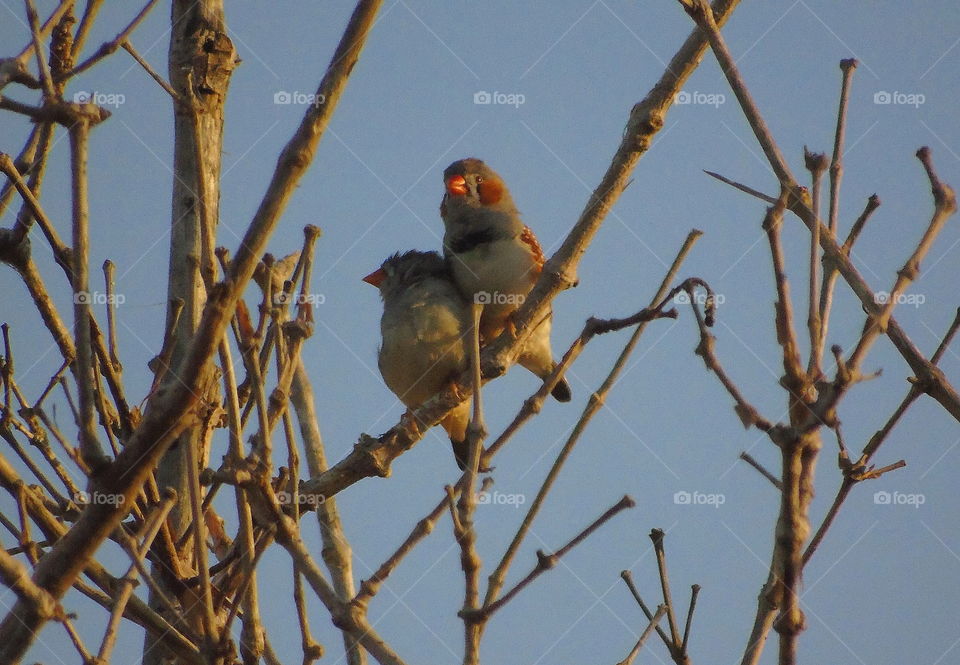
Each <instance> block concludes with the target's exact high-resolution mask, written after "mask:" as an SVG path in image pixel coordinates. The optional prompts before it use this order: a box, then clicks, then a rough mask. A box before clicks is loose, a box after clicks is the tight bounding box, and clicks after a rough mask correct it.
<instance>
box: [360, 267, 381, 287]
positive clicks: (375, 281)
mask: <svg viewBox="0 0 960 665" xmlns="http://www.w3.org/2000/svg"><path fill="white" fill-rule="evenodd" d="M386 278H387V273H386V271H384V269H383V268H377V269H376V270H374V271H373V272H372V273H370V274H369V275H367V276H366V277H364V278H363V281H365V282H366V283H367V284H371V285H373V286H375V287H377V288H378V289H379V288H380V284H381V283H382V282H383V280H385V279H386Z"/></svg>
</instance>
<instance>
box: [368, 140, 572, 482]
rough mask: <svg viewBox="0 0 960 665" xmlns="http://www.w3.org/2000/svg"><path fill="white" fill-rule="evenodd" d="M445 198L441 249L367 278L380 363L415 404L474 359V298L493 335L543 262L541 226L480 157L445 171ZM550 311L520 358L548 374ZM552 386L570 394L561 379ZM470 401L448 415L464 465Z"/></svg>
mask: <svg viewBox="0 0 960 665" xmlns="http://www.w3.org/2000/svg"><path fill="white" fill-rule="evenodd" d="M443 182H444V187H445V188H446V192H445V193H444V195H443V202H442V203H441V205H440V216H441V217H442V218H443V224H444V227H445V232H444V236H443V254H444V255H443V257H442V258H441V256H440V255H439V254H437V253H436V252H421V251H417V250H411V251H408V252H405V253H402V254H394V255H393V256H391V257H389V258H388V259H387V260H386V261H384V262H383V265H381V266H380V268H378V269H377V270H375V271H374V272H372V273H370V274H369V275H367V276H366V277H364V278H363V280H364V281H365V282H368V283H369V284H373V285H374V286H376V287H378V288H379V289H380V295H381V297H382V298H383V317H382V318H381V319H380V333H381V336H382V338H383V342H382V345H381V346H380V353H379V357H378V365H379V367H380V373H381V374H382V375H383V380H384V382H385V383H386V384H387V387H388V388H390V390H391V391H393V393H394V394H395V395H396V396H397V397H398V398H399V399H400V401H401V402H403V403H404V404H405V405H406V406H407V407H408V408H411V409H413V408H416V407H417V406H419V405H420V404H422V403H423V402H425V401H426V400H428V399H429V398H430V397H432V396H433V395H435V394H436V393H437V392H439V391H440V390H442V389H443V388H444V387H446V386H447V385H449V384H450V382H451V381H452V380H453V379H454V378H456V377H457V376H459V375H460V374H461V373H462V372H463V371H464V370H466V369H467V367H468V366H469V364H470V351H469V349H470V347H469V346H468V344H469V343H470V339H471V335H470V330H471V327H472V316H471V314H472V312H471V305H472V304H474V303H476V304H483V305H484V307H483V312H482V315H481V318H480V339H481V342H489V341H491V340H493V339H495V338H496V337H497V336H498V335H499V334H500V332H501V331H502V330H503V329H504V327H505V326H508V325H510V317H511V315H512V314H513V313H514V312H515V311H516V309H517V308H518V307H519V306H520V304H521V303H522V302H523V299H524V297H525V296H526V295H527V294H528V293H529V292H530V290H531V289H532V288H533V285H534V284H535V283H536V281H537V277H539V275H540V271H541V269H542V267H543V263H544V255H543V250H541V249H540V244H539V243H538V242H537V238H536V236H535V235H534V234H533V231H531V230H530V228H529V227H527V226H525V225H524V224H523V222H522V221H521V219H520V213H519V212H518V211H517V208H516V206H515V205H514V203H513V199H512V198H511V196H510V192H509V191H508V190H507V186H506V185H505V184H504V182H503V179H502V178H500V176H499V175H497V173H496V172H494V171H493V169H491V168H490V167H489V166H487V165H486V164H484V163H483V162H482V161H480V160H479V159H473V158H468V159H461V160H459V161H456V162H454V163H453V164H451V165H450V166H448V167H447V168H446V170H445V171H444V172H443ZM551 318H552V315H551V316H547V317H545V318H544V319H543V320H542V321H541V322H540V323H539V324H538V325H537V327H536V328H535V330H534V332H533V334H532V336H531V337H530V338H529V340H528V341H527V342H526V344H525V345H524V347H523V349H522V351H521V353H520V356H519V358H518V362H519V363H520V365H522V366H523V367H525V368H527V369H528V370H530V371H531V372H533V373H534V374H536V375H537V376H539V377H540V378H541V379H543V378H546V377H547V375H549V374H550V372H552V371H553V368H554V366H555V363H554V362H553V352H552V351H551V349H550V323H551ZM552 394H553V396H554V397H555V398H556V399H557V400H559V401H561V402H567V401H569V400H570V397H571V395H570V385H569V384H568V383H567V381H566V379H561V380H560V381H559V382H558V383H557V385H556V387H554V389H553V393H552ZM469 419H470V403H469V401H468V402H464V403H463V404H461V405H459V406H458V407H457V408H455V409H453V410H452V411H451V412H450V413H448V414H447V416H446V417H445V418H444V419H443V420H442V421H441V423H440V424H441V425H442V426H443V428H444V430H446V432H447V434H448V435H449V436H450V443H451V444H452V446H453V454H454V457H455V458H456V461H457V465H458V466H459V467H460V468H461V469H462V468H464V466H465V465H466V462H467V456H468V453H469V450H468V446H467V443H466V429H467V423H468V421H469Z"/></svg>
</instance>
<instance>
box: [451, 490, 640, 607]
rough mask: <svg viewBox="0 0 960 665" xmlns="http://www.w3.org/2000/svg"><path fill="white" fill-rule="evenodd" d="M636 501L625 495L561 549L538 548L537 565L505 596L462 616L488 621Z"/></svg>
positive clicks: (631, 506)
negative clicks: (551, 550) (550, 550)
mask: <svg viewBox="0 0 960 665" xmlns="http://www.w3.org/2000/svg"><path fill="white" fill-rule="evenodd" d="M635 505H637V504H636V502H635V501H634V500H633V499H632V498H630V497H629V496H624V497H623V498H622V499H620V501H618V502H617V503H616V504H614V505H613V506H611V507H610V508H608V509H607V510H606V512H604V513H603V515H601V516H600V517H598V518H597V519H595V520H594V521H593V522H592V523H591V524H590V525H589V526H588V527H587V528H585V529H584V530H583V531H581V532H580V533H578V534H577V535H576V536H575V537H574V538H573V539H572V540H571V541H570V542H568V543H567V544H566V545H564V546H563V547H561V548H560V549H559V550H557V551H556V552H554V553H553V554H546V553H545V552H544V551H543V550H537V565H536V566H534V568H533V570H531V571H530V572H529V573H528V574H527V576H526V577H524V578H523V579H522V580H520V581H519V582H517V584H516V585H515V586H514V587H513V588H512V589H510V590H509V591H507V592H506V593H505V594H503V596H501V597H500V598H498V599H496V600H495V601H493V602H492V603H484V605H483V607H481V608H480V609H478V610H476V611H474V612H470V613H467V612H463V611H461V612H460V616H462V617H464V618H465V619H467V620H469V621H486V620H487V619H489V618H490V617H491V616H492V615H493V614H494V613H495V612H496V611H497V610H499V609H500V608H501V607H503V606H504V605H506V604H507V603H508V602H510V600H511V599H512V598H513V597H514V596H516V595H517V594H518V593H520V592H521V591H522V590H523V589H524V588H525V587H526V586H527V585H528V584H530V583H531V582H532V581H533V580H535V579H536V578H538V577H539V576H540V575H542V574H543V573H544V572H546V571H548V570H550V569H551V568H553V567H555V566H556V565H557V563H558V562H559V561H560V559H561V558H563V556H564V555H565V554H566V553H567V552H569V551H570V550H572V549H573V548H574V547H576V546H577V545H579V544H580V543H581V542H583V541H584V540H585V539H586V538H588V537H589V536H590V534H591V533H593V532H594V531H596V530H597V529H599V528H600V527H601V526H603V525H604V524H605V523H606V522H608V521H609V520H610V519H611V518H612V517H613V516H615V515H616V514H617V513H620V512H622V511H624V510H626V509H627V508H633V507H634V506H635Z"/></svg>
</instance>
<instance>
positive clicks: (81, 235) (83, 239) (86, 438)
mask: <svg viewBox="0 0 960 665" xmlns="http://www.w3.org/2000/svg"><path fill="white" fill-rule="evenodd" d="M89 136H90V126H89V125H88V124H87V123H86V122H82V121H81V122H78V123H77V124H75V125H73V126H72V127H71V128H70V170H71V174H72V176H73V181H72V184H73V250H72V259H73V262H72V263H73V265H72V267H73V316H74V334H75V336H76V340H77V341H76V349H77V360H76V363H77V372H76V377H77V389H78V393H79V397H80V409H79V410H80V420H79V422H78V423H77V427H78V428H79V430H80V455H81V456H82V457H83V461H84V462H85V463H86V464H87V466H88V467H90V469H91V471H92V472H93V473H94V474H96V473H98V472H99V471H100V469H101V467H103V466H104V465H105V464H106V463H107V460H106V455H104V452H103V448H102V447H101V446H100V441H99V439H98V437H97V431H96V424H95V421H94V409H95V402H96V394H97V385H96V383H95V379H94V372H93V363H94V353H93V345H92V343H91V340H90V326H91V323H90V322H91V321H92V319H93V316H92V313H91V311H90V303H91V297H90V278H89V267H90V266H89V254H90V213H89V204H88V202H87V147H88V146H87V143H88V138H89Z"/></svg>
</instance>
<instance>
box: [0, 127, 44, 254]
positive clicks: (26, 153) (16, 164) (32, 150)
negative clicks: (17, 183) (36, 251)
mask: <svg viewBox="0 0 960 665" xmlns="http://www.w3.org/2000/svg"><path fill="white" fill-rule="evenodd" d="M43 128H44V125H34V126H33V128H32V129H31V130H30V136H28V137H27V141H26V143H24V145H23V149H22V150H21V151H20V154H19V155H17V158H16V159H15V160H13V169H12V170H14V171H16V172H17V173H18V175H19V173H20V172H24V173H31V172H32V171H33V167H34V166H35V165H38V161H37V152H38V147H39V145H40V143H41V141H40V137H41V134H42V133H43ZM48 129H49V128H48ZM7 158H8V155H6V154H5V153H0V160H4V161H5V160H6V159H7ZM0 170H2V171H3V172H4V173H7V171H8V170H9V167H8V166H4V167H3V168H2V169H0ZM13 192H14V186H13V179H12V178H7V180H6V182H4V183H3V186H2V187H0V216H3V213H4V212H6V210H7V206H8V205H10V201H12V200H13ZM18 227H19V224H18ZM18 230H19V228H18ZM25 235H26V230H25V229H24V230H23V231H22V233H20V234H19V235H18V236H15V237H14V238H13V240H12V242H13V243H19V242H20V241H21V240H23V238H24V236H25Z"/></svg>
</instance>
